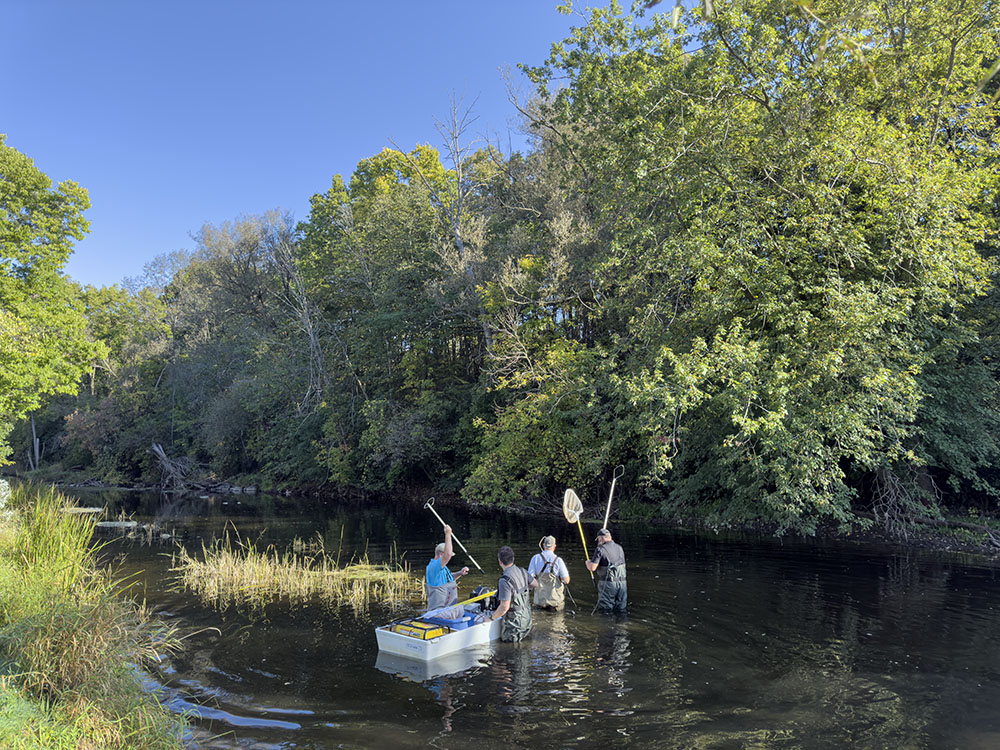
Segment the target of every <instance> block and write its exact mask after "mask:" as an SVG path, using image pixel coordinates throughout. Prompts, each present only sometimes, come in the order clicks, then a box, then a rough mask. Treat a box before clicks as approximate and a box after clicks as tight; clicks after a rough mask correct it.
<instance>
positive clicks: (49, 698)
mask: <svg viewBox="0 0 1000 750" xmlns="http://www.w3.org/2000/svg"><path fill="white" fill-rule="evenodd" d="M66 504H67V500H66V499H65V498H64V497H62V496H61V495H59V494H58V493H57V492H55V491H54V490H52V489H38V488H33V487H30V486H25V485H20V486H17V487H15V488H14V489H13V490H11V489H10V488H9V487H8V486H7V483H6V482H3V481H2V480H0V601H3V603H4V606H3V609H2V611H0V747H4V748H12V749H13V750H34V749H35V748H37V749H39V750H42V749H43V748H44V749H45V750H62V749H63V748H66V750H70V748H72V749H73V750H77V749H78V748H82V749H83V750H98V748H99V749H101V750H126V748H127V749H128V750H180V748H182V747H183V743H182V737H183V725H182V723H181V722H180V721H179V720H178V718H177V717H176V716H174V715H173V714H171V713H169V712H168V711H167V710H166V709H164V708H163V707H162V706H161V705H160V704H159V703H158V702H157V700H156V697H155V696H153V695H150V694H148V693H147V692H145V690H144V689H143V686H142V683H141V677H140V673H139V672H138V669H141V668H142V666H143V665H144V664H148V663H150V662H152V661H155V660H157V659H158V658H159V655H160V654H162V653H164V652H165V651H168V650H170V649H171V648H173V647H175V645H176V643H177V640H176V638H175V637H174V634H173V633H172V632H171V631H169V630H168V629H165V628H164V627H162V626H159V625H158V624H156V623H154V622H153V621H152V620H150V618H149V617H148V615H147V613H146V612H144V611H143V610H142V608H140V607H138V606H137V605H135V604H134V603H133V602H132V601H130V600H128V599H126V598H124V597H123V596H122V591H123V584H122V583H121V582H118V581H115V580H114V579H113V578H112V577H111V576H110V575H109V573H108V572H107V571H102V570H98V568H97V566H96V564H95V560H94V556H93V554H94V553H93V548H92V546H91V536H92V533H93V521H92V520H91V519H89V518H87V517H83V516H80V515H77V514H68V513H64V512H63V508H64V507H65V506H66Z"/></svg>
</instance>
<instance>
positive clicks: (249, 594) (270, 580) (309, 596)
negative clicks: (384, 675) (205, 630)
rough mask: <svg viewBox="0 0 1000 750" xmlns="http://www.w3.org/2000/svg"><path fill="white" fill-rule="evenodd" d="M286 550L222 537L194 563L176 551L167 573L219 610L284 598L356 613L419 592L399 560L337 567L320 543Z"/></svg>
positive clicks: (417, 582) (298, 544)
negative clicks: (335, 607)
mask: <svg viewBox="0 0 1000 750" xmlns="http://www.w3.org/2000/svg"><path fill="white" fill-rule="evenodd" d="M291 550H292V551H289V552H284V553H281V552H279V551H278V550H277V549H276V548H275V547H274V546H273V545H268V546H267V547H265V548H263V549H260V548H258V547H257V545H256V544H254V543H253V542H249V541H245V540H240V539H237V540H236V541H235V542H234V541H233V540H232V539H231V538H230V536H229V535H228V534H227V535H226V536H225V537H223V538H222V539H217V540H215V541H214V542H213V543H212V544H211V545H210V546H205V545H202V559H200V560H199V559H196V558H194V557H192V556H191V555H190V554H189V553H188V551H187V550H186V549H184V548H183V547H181V548H179V550H178V552H177V553H176V554H175V556H174V565H173V569H174V570H175V571H177V572H178V573H179V574H180V579H181V581H182V582H183V584H184V585H185V586H187V587H188V588H189V589H191V590H192V591H193V592H194V593H195V594H196V595H197V596H198V597H199V598H201V600H202V601H203V602H205V603H207V604H211V605H212V606H215V607H218V608H220V609H224V608H226V607H228V606H231V605H236V606H240V605H243V606H250V607H253V608H259V607H262V606H264V605H265V604H268V603H270V602H273V601H277V600H280V599H288V600H290V601H294V602H307V601H317V602H320V603H322V604H326V605H338V606H340V605H345V606H350V607H351V609H352V610H354V612H355V613H362V612H365V611H367V610H368V607H369V605H370V604H371V603H372V602H382V603H386V604H390V605H394V606H395V605H402V604H407V603H410V602H411V601H412V600H415V599H417V598H418V597H420V596H421V594H422V589H421V582H420V579H419V578H417V577H416V576H414V575H413V574H412V573H411V572H410V569H409V565H408V564H406V563H405V562H402V561H393V562H391V563H389V564H373V563H371V562H370V561H369V560H368V556H367V554H366V555H364V556H363V557H362V558H360V559H356V560H352V561H351V562H350V563H348V564H347V565H345V566H343V567H340V566H339V565H338V561H337V560H336V559H334V558H331V557H329V556H328V555H327V554H326V552H325V551H324V550H323V547H322V540H320V542H319V543H318V544H315V543H314V544H312V545H306V544H305V543H303V542H302V541H301V540H300V539H295V540H294V541H293V542H292V545H291ZM303 550H308V551H307V552H306V553H305V554H303V552H302V551H303ZM297 551H298V552H297Z"/></svg>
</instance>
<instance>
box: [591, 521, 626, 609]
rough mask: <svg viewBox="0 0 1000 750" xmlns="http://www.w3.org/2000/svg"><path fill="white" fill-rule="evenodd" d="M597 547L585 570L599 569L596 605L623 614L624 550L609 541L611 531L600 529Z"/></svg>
mask: <svg viewBox="0 0 1000 750" xmlns="http://www.w3.org/2000/svg"><path fill="white" fill-rule="evenodd" d="M596 541H597V549H595V550H594V556H593V557H592V558H591V559H590V560H587V562H586V565H587V570H589V571H590V572H591V573H594V572H595V571H600V572H599V573H598V577H599V579H600V584H599V588H598V596H597V607H598V608H599V609H602V610H605V611H607V612H621V613H623V614H624V612H625V607H626V606H627V604H628V587H627V585H626V583H625V550H623V549H622V547H621V545H620V544H616V543H615V542H613V541H611V532H610V531H608V530H607V529H601V530H600V531H598V532H597V539H596Z"/></svg>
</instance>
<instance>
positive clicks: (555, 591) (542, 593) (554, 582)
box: [528, 536, 569, 610]
mask: <svg viewBox="0 0 1000 750" xmlns="http://www.w3.org/2000/svg"><path fill="white" fill-rule="evenodd" d="M538 548H539V549H540V550H541V552H539V553H538V554H537V555H535V556H534V557H532V558H531V562H530V563H528V575H530V576H531V577H532V578H534V579H535V580H536V581H538V588H537V589H536V590H535V606H536V607H539V608H543V609H557V610H558V609H562V608H563V607H564V606H566V587H567V586H569V570H568V569H567V568H566V563H565V562H564V561H563V559H562V558H561V557H559V556H558V555H557V554H556V538H555V537H554V536H543V537H542V540H541V541H540V542H539V543H538Z"/></svg>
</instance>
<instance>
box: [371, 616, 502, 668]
mask: <svg viewBox="0 0 1000 750" xmlns="http://www.w3.org/2000/svg"><path fill="white" fill-rule="evenodd" d="M502 627H503V620H502V619H501V620H493V621H491V622H490V621H487V622H481V623H479V624H477V625H471V626H469V627H467V628H465V629H464V630H452V631H451V632H450V633H445V634H444V635H439V636H438V637H437V638H429V639H427V640H426V641H424V640H421V639H419V638H411V637H410V636H408V635H402V634H401V633H393V632H392V631H391V630H389V626H388V625H381V626H379V627H377V628H375V639H376V640H377V641H378V649H379V651H384V652H386V653H389V654H396V655H398V656H405V657H408V658H410V659H416V660H418V661H432V660H434V659H440V658H441V657H442V656H447V655H448V654H453V653H455V652H456V651H461V650H462V649H466V648H469V647H471V646H481V645H486V644H489V643H492V642H493V641H495V640H497V639H498V638H499V637H500V629H501V628H502Z"/></svg>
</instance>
